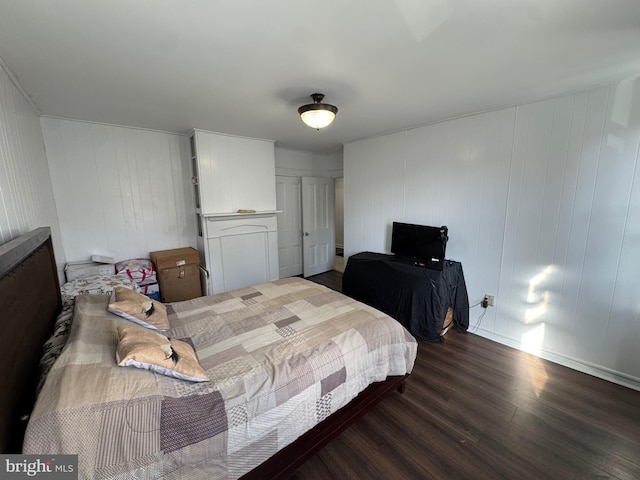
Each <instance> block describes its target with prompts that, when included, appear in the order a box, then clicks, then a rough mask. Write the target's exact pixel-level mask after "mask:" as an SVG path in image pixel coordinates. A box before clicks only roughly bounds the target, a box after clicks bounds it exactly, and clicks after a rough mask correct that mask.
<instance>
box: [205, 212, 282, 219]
mask: <svg viewBox="0 0 640 480" xmlns="http://www.w3.org/2000/svg"><path fill="white" fill-rule="evenodd" d="M277 213H282V210H261V211H258V212H252V213H238V212H229V213H209V214H206V213H205V214H202V216H203V217H204V218H206V219H212V220H216V219H223V218H237V217H243V218H244V217H263V216H265V215H275V214H277Z"/></svg>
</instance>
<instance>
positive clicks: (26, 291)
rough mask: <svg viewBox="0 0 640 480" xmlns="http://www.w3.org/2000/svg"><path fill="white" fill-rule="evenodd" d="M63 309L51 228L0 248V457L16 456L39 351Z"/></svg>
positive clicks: (30, 403)
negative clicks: (12, 454)
mask: <svg viewBox="0 0 640 480" xmlns="http://www.w3.org/2000/svg"><path fill="white" fill-rule="evenodd" d="M61 308H62V300H61V296H60V283H59V281H58V272H57V267H56V262H55V257H54V254H53V244H52V242H51V229H50V228H49V227H41V228H37V229H36V230H33V231H31V232H29V233H26V234H24V235H22V236H20V237H18V238H16V239H14V240H12V241H10V242H8V243H6V244H4V245H1V246H0V319H1V320H0V329H1V331H2V341H1V342H0V348H2V357H3V358H2V361H1V362H0V452H2V453H20V451H21V450H22V439H23V436H24V429H25V427H26V421H25V416H27V415H29V414H30V413H31V410H32V408H33V404H34V402H35V389H36V383H37V380H38V364H39V361H40V356H41V355H42V346H43V344H44V342H46V341H47V339H48V338H49V336H50V335H51V333H52V330H53V324H54V322H55V319H56V317H57V315H58V313H59V312H60V310H61Z"/></svg>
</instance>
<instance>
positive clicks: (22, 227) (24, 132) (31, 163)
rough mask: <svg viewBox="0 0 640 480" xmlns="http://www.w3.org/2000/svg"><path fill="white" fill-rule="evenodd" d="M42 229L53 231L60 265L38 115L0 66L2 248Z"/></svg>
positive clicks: (55, 218)
mask: <svg viewBox="0 0 640 480" xmlns="http://www.w3.org/2000/svg"><path fill="white" fill-rule="evenodd" d="M43 226H49V227H51V232H52V239H53V246H54V250H55V254H56V261H57V262H58V264H59V266H60V265H64V263H65V258H64V252H63V251H62V243H61V240H60V227H59V225H58V216H57V213H56V205H55V201H54V197H53V190H52V188H51V179H50V177H49V166H48V165H47V158H46V155H45V150H44V142H43V140H42V131H41V130H40V121H39V119H38V113H37V112H36V111H35V109H34V108H33V107H32V105H31V104H30V103H29V102H28V101H27V100H26V98H25V97H24V96H23V95H22V94H21V92H20V91H19V90H18V89H17V88H16V87H15V86H14V84H13V83H12V82H11V80H10V79H9V76H8V73H7V72H6V70H5V67H4V66H3V65H2V63H0V244H2V243H6V242H8V241H10V240H13V239H14V238H16V237H18V236H19V235H22V234H23V233H26V232H28V231H30V230H33V229H34V228H37V227H43Z"/></svg>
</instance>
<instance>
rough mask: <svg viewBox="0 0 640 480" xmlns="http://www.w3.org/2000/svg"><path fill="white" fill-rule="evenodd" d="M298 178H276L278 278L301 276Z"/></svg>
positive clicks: (299, 191) (299, 180) (300, 205)
mask: <svg viewBox="0 0 640 480" xmlns="http://www.w3.org/2000/svg"><path fill="white" fill-rule="evenodd" d="M300 183H301V179H300V178H299V177H282V176H277V177H276V208H277V209H278V210H280V211H281V213H278V215H277V218H278V260H279V262H280V278H286V277H293V276H295V275H301V274H302V213H301V209H302V199H301V186H300Z"/></svg>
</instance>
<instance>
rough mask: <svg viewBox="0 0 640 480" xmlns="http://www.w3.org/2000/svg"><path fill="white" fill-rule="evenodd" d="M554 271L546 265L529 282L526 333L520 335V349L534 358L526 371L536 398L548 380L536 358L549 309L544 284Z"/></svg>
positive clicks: (540, 361) (528, 362)
mask: <svg viewBox="0 0 640 480" xmlns="http://www.w3.org/2000/svg"><path fill="white" fill-rule="evenodd" d="M555 270H556V267H555V266H554V265H548V266H547V267H546V268H545V269H544V270H543V271H542V272H540V273H539V274H537V275H536V276H534V277H533V278H532V279H531V280H530V281H529V290H528V292H527V304H529V305H530V307H529V308H527V310H526V311H525V313H524V324H525V325H527V326H528V327H529V328H527V330H526V332H525V333H524V334H523V335H522V339H521V348H522V350H524V351H525V352H527V353H531V354H532V355H535V357H530V358H527V360H526V361H527V370H528V372H529V379H530V381H531V386H532V387H533V389H534V392H535V394H536V396H537V397H540V395H541V394H542V392H543V391H544V387H545V385H546V383H547V380H548V378H549V377H548V375H547V372H546V370H545V368H544V362H543V360H542V359H540V358H538V357H539V355H540V352H541V348H542V344H543V342H544V334H545V323H544V315H545V313H546V312H547V310H548V309H549V300H550V293H549V291H548V290H545V289H544V287H545V284H546V282H547V280H548V278H549V276H550V275H551V274H552V273H553V272H554V271H555Z"/></svg>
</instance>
